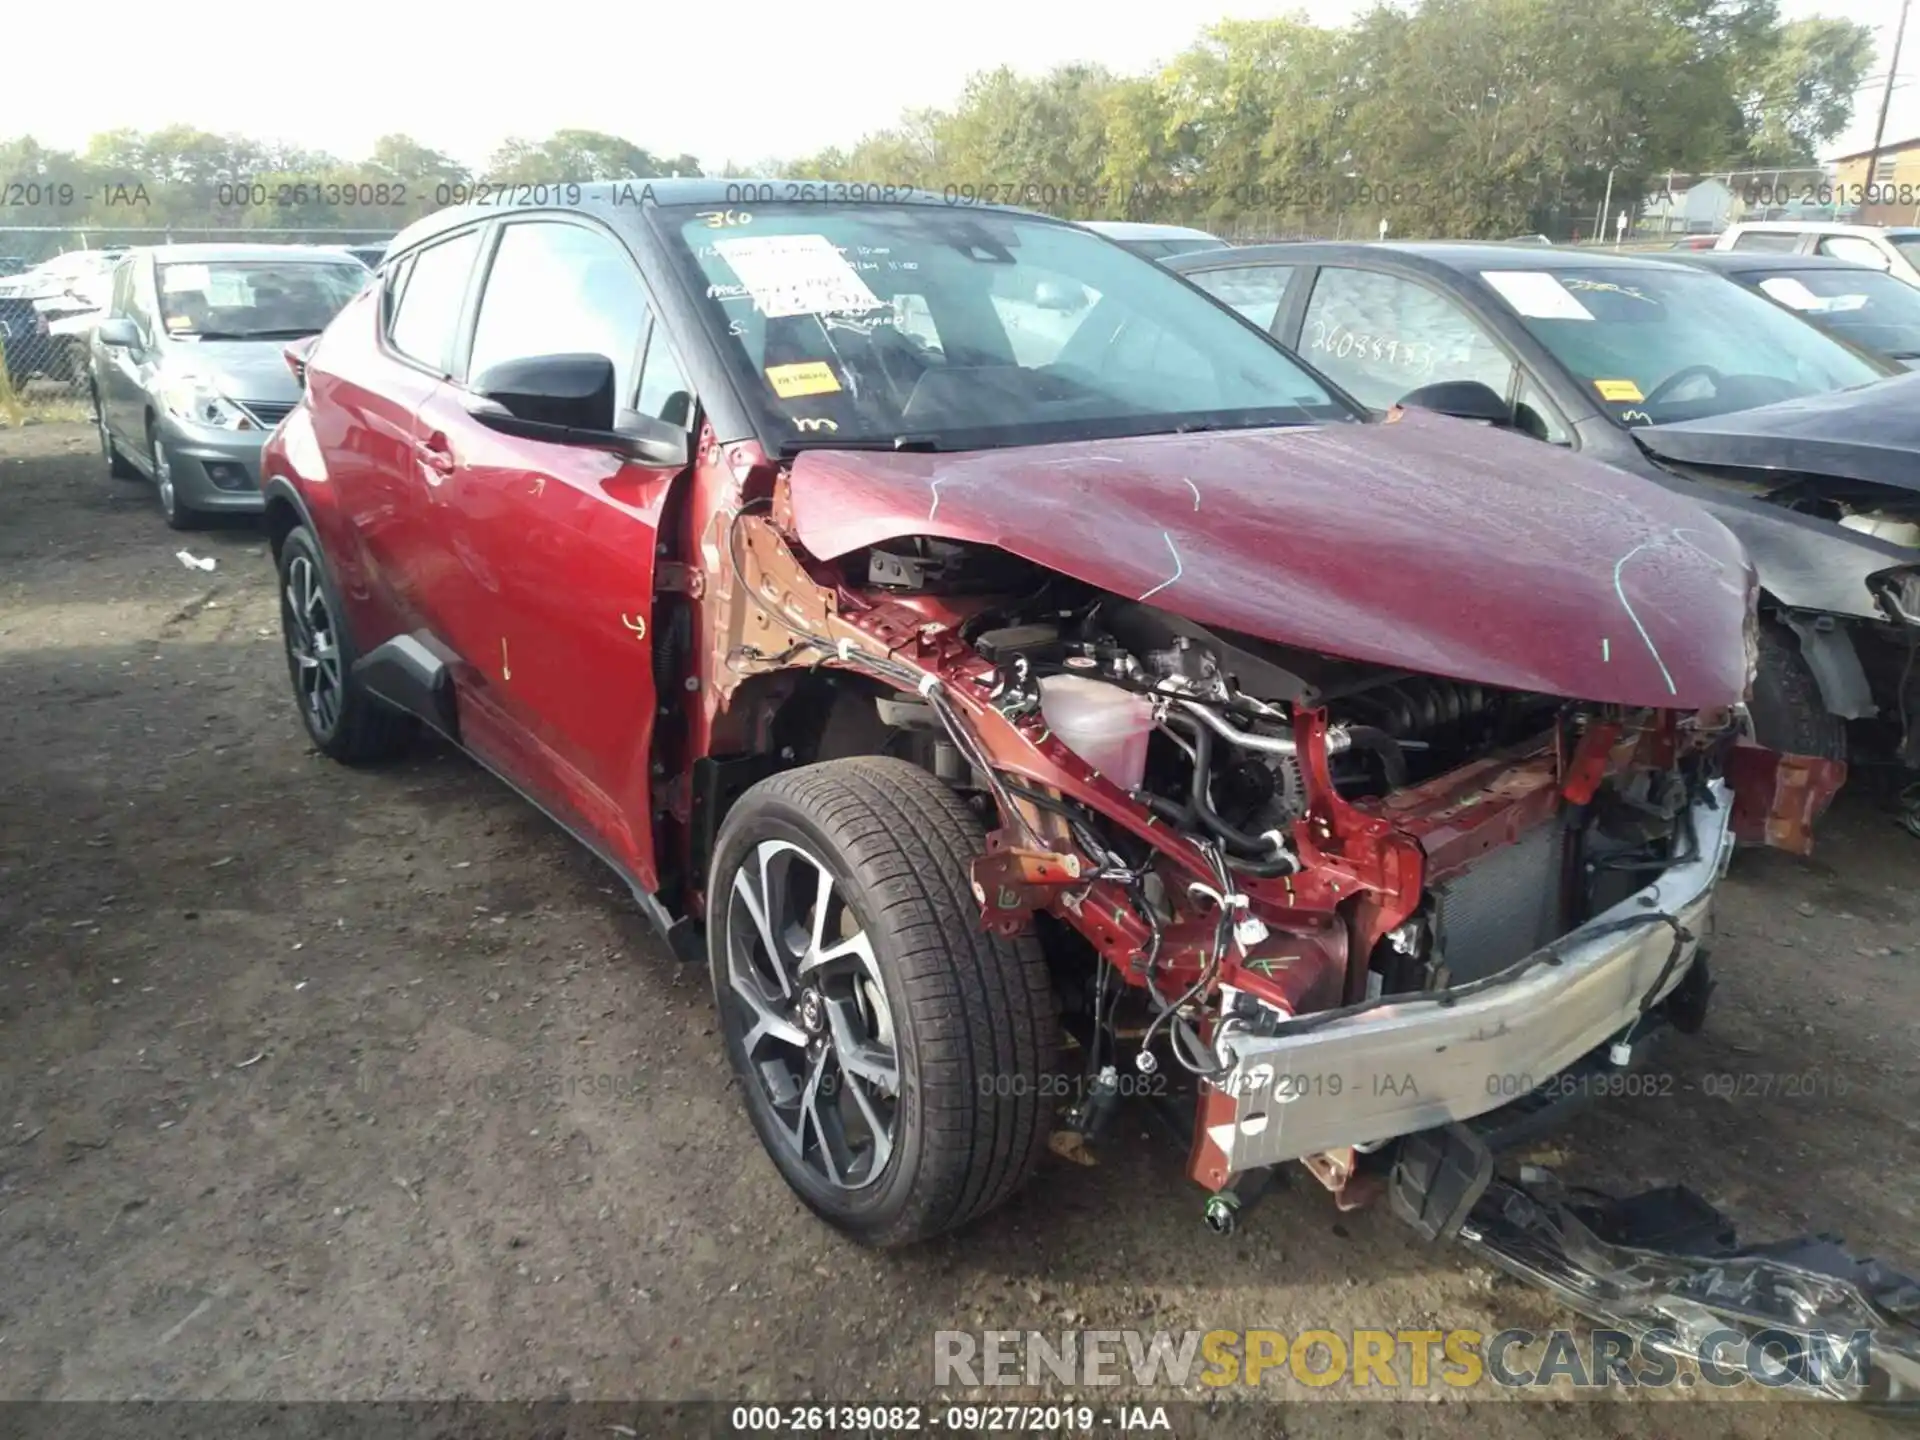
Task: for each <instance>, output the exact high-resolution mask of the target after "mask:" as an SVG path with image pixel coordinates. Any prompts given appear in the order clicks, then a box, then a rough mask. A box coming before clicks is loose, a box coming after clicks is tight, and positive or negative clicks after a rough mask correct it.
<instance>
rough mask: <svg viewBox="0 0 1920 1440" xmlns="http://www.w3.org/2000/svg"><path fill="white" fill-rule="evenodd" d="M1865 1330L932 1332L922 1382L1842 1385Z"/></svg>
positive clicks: (1861, 1366)
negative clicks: (1693, 1334)
mask: <svg viewBox="0 0 1920 1440" xmlns="http://www.w3.org/2000/svg"><path fill="white" fill-rule="evenodd" d="M1872 1343H1873V1333H1872V1332H1871V1331H1869V1330H1857V1331H1854V1332H1853V1333H1851V1334H1847V1335H1840V1334H1831V1333H1828V1332H1826V1331H1813V1332H1810V1333H1808V1334H1804V1335H1802V1334H1797V1333H1795V1332H1792V1331H1788V1330H1762V1331H1758V1332H1751V1333H1750V1332H1747V1331H1743V1330H1731V1329H1728V1330H1715V1331H1711V1332H1709V1333H1708V1334H1706V1335H1704V1336H1703V1337H1701V1338H1700V1340H1699V1342H1698V1343H1697V1344H1696V1343H1693V1342H1692V1341H1690V1340H1688V1339H1686V1338H1684V1337H1682V1336H1681V1335H1679V1334H1678V1333H1677V1332H1675V1331H1672V1330H1658V1329H1656V1330H1649V1331H1645V1332H1628V1331H1625V1330H1605V1329H1600V1330H1592V1331H1588V1332H1586V1333H1584V1334H1582V1333H1577V1332H1575V1331H1572V1330H1561V1329H1556V1330H1522V1329H1511V1330H1499V1331H1495V1332H1493V1333H1492V1334H1488V1333H1487V1332H1485V1331H1481V1330H1468V1329H1454V1330H1347V1331H1335V1330H1303V1331H1301V1332H1299V1333H1298V1334H1297V1335H1292V1336H1289V1335H1287V1334H1286V1333H1285V1332H1283V1331H1280V1330H1205V1331H1202V1330H1185V1331H1176V1330H1062V1331H1058V1332H1055V1333H1052V1334H1048V1333H1045V1332H1042V1331H1038V1330H1024V1331H1022V1330H982V1331H970V1330H939V1331H935V1332H934V1337H933V1383H934V1385H935V1386H936V1387H942V1386H949V1385H961V1386H996V1385H1008V1386H1012V1385H1044V1384H1047V1383H1049V1382H1052V1383H1055V1384H1060V1385H1072V1386H1082V1387H1097V1386H1107V1385H1130V1386H1135V1387H1140V1388H1153V1387H1165V1388H1169V1389H1185V1388H1188V1387H1190V1386H1194V1385H1198V1386H1201V1387H1204V1388H1208V1389H1215V1390H1218V1389H1222V1388H1225V1387H1229V1386H1237V1387H1247V1388H1257V1387H1259V1386H1262V1385H1268V1384H1274V1383H1276V1382H1277V1383H1280V1384H1285V1383H1287V1382H1289V1381H1290V1382H1292V1383H1294V1384H1298V1385H1305V1386H1309V1387H1313V1388H1324V1387H1326V1386H1331V1385H1338V1384H1341V1383H1342V1382H1346V1383H1347V1384H1349V1385H1350V1386H1351V1387H1352V1388H1354V1389H1359V1390H1373V1391H1376V1392H1385V1391H1405V1390H1425V1389H1429V1388H1432V1387H1434V1386H1444V1387H1446V1388H1448V1389H1454V1390H1467V1389H1472V1388H1474V1387H1476V1386H1482V1385H1489V1384H1490V1385H1493V1386H1496V1387H1499V1388H1501V1389H1508V1390H1528V1389H1539V1388H1544V1387H1550V1386H1555V1385H1559V1384H1563V1383H1564V1384H1568V1385H1572V1386H1574V1387H1575V1388H1578V1389H1634V1390H1640V1389H1655V1390H1658V1389H1670V1388H1678V1389H1692V1388H1694V1387H1695V1386H1696V1385H1699V1384H1704V1385H1707V1386H1710V1387H1713V1388H1715V1389H1720V1390H1726V1389H1731V1388H1733V1387H1735V1386H1739V1385H1748V1384H1753V1385H1760V1386H1764V1387H1767V1388H1769V1389H1778V1388H1782V1387H1787V1386H1792V1387H1796V1388H1800V1389H1806V1390H1812V1391H1824V1392H1826V1393H1829V1394H1834V1395H1846V1394H1850V1393H1853V1392H1854V1391H1856V1390H1858V1389H1859V1388H1861V1387H1862V1386H1863V1385H1865V1383H1866V1381H1867V1377H1868V1375H1869V1374H1870V1373H1871V1370H1872V1363H1871V1357H1872Z"/></svg>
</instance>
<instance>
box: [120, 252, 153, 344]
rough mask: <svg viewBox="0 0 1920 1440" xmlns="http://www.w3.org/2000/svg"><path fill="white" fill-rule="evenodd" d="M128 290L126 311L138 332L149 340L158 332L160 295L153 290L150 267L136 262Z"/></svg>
mask: <svg viewBox="0 0 1920 1440" xmlns="http://www.w3.org/2000/svg"><path fill="white" fill-rule="evenodd" d="M128 290H129V292H130V293H129V295H128V300H127V313H128V314H129V315H131V316H132V317H133V323H134V324H136V325H138V326H139V327H140V333H141V334H143V335H145V336H146V337H147V339H148V340H149V341H151V340H152V339H153V338H154V336H156V335H157V334H159V332H160V297H159V296H158V295H156V294H155V293H154V290H153V269H152V267H151V266H147V265H141V264H139V263H137V262H136V263H135V264H134V266H133V277H132V279H131V280H129V281H128Z"/></svg>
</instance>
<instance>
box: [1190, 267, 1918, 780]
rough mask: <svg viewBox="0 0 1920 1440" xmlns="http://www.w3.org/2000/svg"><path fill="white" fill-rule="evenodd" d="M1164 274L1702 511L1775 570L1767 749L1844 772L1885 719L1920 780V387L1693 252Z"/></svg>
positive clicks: (1764, 675) (1376, 394)
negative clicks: (1695, 261)
mask: <svg viewBox="0 0 1920 1440" xmlns="http://www.w3.org/2000/svg"><path fill="white" fill-rule="evenodd" d="M1689 258H1695V257H1689ZM1765 258H1768V259H1771V260H1773V261H1775V262H1776V263H1778V262H1781V261H1784V260H1787V259H1788V258H1790V257H1783V256H1768V257H1765ZM1163 263H1164V264H1165V265H1167V266H1168V268H1170V269H1172V270H1174V271H1176V272H1177V273H1179V274H1181V275H1184V276H1186V278H1187V279H1189V280H1191V281H1192V282H1193V283H1195V284H1196V285H1198V286H1200V287H1201V288H1202V289H1204V290H1206V291H1208V292H1209V293H1211V294H1212V295H1213V296H1214V297H1215V298H1216V299H1218V300H1220V301H1221V302H1222V303H1224V304H1226V305H1228V306H1231V307H1232V308H1233V309H1235V310H1237V311H1238V312H1239V313H1240V314H1241V315H1242V316H1243V317H1245V318H1246V319H1247V320H1249V321H1250V322H1251V323H1253V324H1255V325H1258V326H1260V327H1261V328H1262V329H1265V330H1267V331H1269V332H1270V333H1271V334H1272V335H1274V336H1275V337H1276V338H1277V339H1279V340H1280V341H1281V342H1282V343H1283V344H1285V345H1286V346H1288V347H1289V348H1290V349H1293V350H1295V351H1297V352H1299V354H1300V355H1301V356H1302V357H1303V358H1304V359H1306V360H1307V361H1309V362H1310V363H1311V364H1312V365H1313V366H1314V367H1315V368H1316V369H1318V370H1320V371H1321V372H1322V373H1323V374H1325V375H1327V376H1328V377H1329V378H1331V379H1332V380H1334V381H1335V382H1336V383H1338V384H1339V385H1341V386H1342V387H1344V388H1345V389H1346V390H1347V392H1348V393H1349V394H1351V395H1353V396H1355V397H1356V398H1357V399H1359V400H1360V401H1361V402H1362V403H1363V404H1365V405H1367V406H1369V407H1370V408H1372V409H1374V410H1376V411H1380V410H1387V409H1389V408H1391V407H1393V406H1394V405H1398V404H1412V405H1419V406H1422V407H1424V408H1427V409H1433V410H1440V411H1444V412H1446V413H1448V414H1453V415H1458V416H1461V417H1463V418H1467V419H1475V420H1482V421H1486V422H1488V423H1490V424H1494V425H1501V426H1510V427H1512V428H1515V429H1518V430H1520V431H1522V432H1524V433H1526V434H1529V435H1532V436H1534V437H1535V438H1537V439H1540V440H1544V441H1547V442H1549V443H1551V444H1556V445H1562V446H1566V447H1567V448H1569V449H1574V450H1579V451H1582V452H1584V453H1585V454H1588V455H1590V456H1592V457H1594V458H1595V459H1599V460H1603V461H1606V462H1607V463H1608V464H1612V465H1617V466H1619V467H1620V468H1622V469H1625V470H1630V471H1633V472H1634V473H1636V474H1639V475H1643V476H1646V477H1648V478H1650V479H1653V480H1656V481H1658V482H1659V483H1661V484H1663V485H1666V486H1668V487H1669V488H1671V489H1675V490H1679V491H1681V492H1682V493H1684V494H1687V495H1689V496H1690V497H1692V498H1693V499H1695V500H1697V501H1699V502H1700V503H1702V504H1703V505H1704V506H1705V507H1706V508H1707V509H1709V510H1711V511H1712V512H1713V514H1714V515H1715V516H1716V517H1717V518H1718V519H1720V520H1721V521H1722V522H1723V523H1724V524H1725V525H1726V526H1727V527H1728V528H1729V529H1731V530H1732V531H1734V533H1735V534H1737V535H1738V536H1739V537H1740V539H1741V540H1742V542H1743V543H1744V544H1745V545H1746V547H1747V551H1748V553H1749V555H1751V557H1752V559H1753V562H1754V565H1755V567H1756V569H1757V570H1758V571H1759V575H1760V581H1761V586H1762V591H1763V597H1762V620H1763V624H1762V626H1761V635H1760V668H1759V674H1758V676H1757V677H1756V680H1755V683H1754V692H1753V705H1752V709H1753V717H1754V723H1755V726H1756V728H1757V730H1758V731H1759V733H1760V738H1761V739H1762V740H1763V741H1765V742H1766V743H1768V744H1770V745H1772V746H1773V747H1775V748H1777V749H1781V750H1787V751H1792V752H1796V753H1799V754H1811V755H1820V756H1824V757H1829V758H1842V757H1844V756H1845V754H1846V745H1847V726H1846V722H1847V721H1867V720H1874V719H1879V720H1882V721H1884V722H1888V723H1887V724H1885V725H1884V726H1883V727H1882V735H1881V737H1879V738H1884V739H1886V740H1887V741H1889V742H1890V743H1891V745H1892V746H1893V747H1894V748H1895V749H1896V751H1897V753H1898V755H1899V757H1900V759H1901V760H1902V761H1904V762H1905V763H1907V764H1909V765H1920V664H1911V665H1910V664H1909V663H1908V661H1909V659H1910V658H1911V657H1912V653H1913V650H1914V647H1915V646H1916V645H1920V434H1916V433H1914V432H1915V430H1916V422H1915V419H1914V417H1915V416H1916V415H1920V376H1912V377H1909V378H1908V379H1903V380H1889V379H1888V378H1887V377H1889V376H1895V375H1906V373H1907V372H1906V371H1904V370H1903V369H1902V367H1901V366H1900V365H1899V364H1898V362H1896V361H1893V360H1890V359H1885V358H1882V357H1880V356H1877V355H1873V354H1869V353H1867V352H1866V351H1863V350H1860V349H1858V348H1856V347H1855V346H1854V345H1851V344H1848V343H1846V342H1843V341H1840V340H1836V339H1834V338H1832V337H1831V336H1829V335H1827V334H1824V333H1823V332H1821V331H1820V330H1817V329H1815V328H1814V327H1813V326H1811V325H1808V324H1805V323H1803V322H1802V321H1801V320H1799V319H1797V318H1796V317H1795V316H1794V315H1792V314H1789V313H1788V312H1787V311H1786V310H1785V309H1784V308H1783V307H1781V306H1780V305H1777V304H1774V303H1772V302H1770V301H1768V300H1766V299H1763V298H1762V297H1761V296H1759V295H1757V294H1755V293H1754V292H1753V291H1751V290H1748V289H1746V288H1744V287H1742V286H1740V285H1737V284H1733V283H1731V282H1729V281H1728V280H1724V279H1721V278H1720V277H1719V276H1717V275H1712V274H1707V273H1705V272H1703V271H1701V270H1698V269H1695V268H1693V267H1692V266H1690V265H1688V264H1685V263H1681V262H1679V261H1678V258H1677V257H1676V258H1675V259H1666V258H1662V259H1657V260H1656V259H1645V258H1640V257H1633V256H1626V255H1618V254H1612V253H1607V252H1598V251H1592V250H1575V249H1548V248H1546V247H1544V246H1542V247H1539V248H1535V249H1527V248H1523V247H1520V246H1513V245H1484V244H1481V245H1476V244H1464V243H1461V244H1455V243H1431V244H1417V243H1386V244H1365V243H1352V244H1338V243H1329V244H1319V243H1303V244H1286V245H1262V246H1249V247H1245V248H1241V249H1235V250H1231V251H1223V252H1219V253H1208V254H1198V255H1178V256H1173V257H1171V258H1170V259H1168V260H1166V261H1164V262H1163ZM1883 382H1884V383H1883ZM1842 392H1844V393H1842ZM1789 440H1790V441H1791V443H1790V444H1789ZM1789 457H1790V458H1789ZM1903 688H1904V691H1905V701H1904V704H1903V703H1902V692H1903ZM1909 721H1911V722H1912V723H1909Z"/></svg>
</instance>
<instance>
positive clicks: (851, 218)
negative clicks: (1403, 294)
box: [661, 205, 1356, 451]
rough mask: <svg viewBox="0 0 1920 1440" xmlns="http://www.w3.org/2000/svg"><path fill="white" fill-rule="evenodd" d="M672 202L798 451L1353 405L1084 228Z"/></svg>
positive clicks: (955, 216)
mask: <svg viewBox="0 0 1920 1440" xmlns="http://www.w3.org/2000/svg"><path fill="white" fill-rule="evenodd" d="M661 214H662V218H663V219H664V220H665V222H666V224H665V226H664V227H663V228H664V229H665V231H666V234H667V235H668V237H669V239H670V248H671V249H673V250H674V251H675V256H676V259H677V260H678V261H679V263H681V264H682V265H683V266H684V267H686V268H688V269H689V271H690V277H689V278H691V279H692V280H693V281H694V282H695V284H696V285H697V286H698V288H699V290H700V291H702V292H704V294H705V296H706V301H705V304H704V306H703V307H702V308H703V318H704V320H705V323H706V325H707V327H708V330H709V333H710V334H711V335H712V336H713V338H714V342H715V344H716V346H717V347H718V349H719V351H720V353H721V355H722V357H723V358H724V360H725V362H726V364H727V365H728V366H729V367H730V368H731V369H732V370H733V371H734V372H735V374H736V376H737V377H738V379H739V381H740V384H741V386H742V388H743V390H744V392H745V393H746V394H747V395H749V396H750V397H752V399H753V403H755V405H756V408H757V409H758V411H759V414H760V416H761V419H762V427H763V431H764V433H765V434H767V435H769V436H771V437H772V438H773V443H774V444H775V446H776V447H777V448H778V449H780V450H783V451H791V450H794V449H798V448H802V447H805V446H808V445H820V446H836V445H838V446H846V445H869V446H871V445H883V446H891V445H895V444H899V445H901V446H913V447H915V448H931V449H946V450H958V449H973V448H980V447H985V446H999V445H1026V444H1038V443H1042V442H1045V441H1051V440H1069V439H1079V438H1094V437H1100V438H1106V437H1113V436H1121V435H1151V434H1159V433H1164V432H1168V431H1174V430H1183V429H1189V430H1190V429H1250V428H1255V427H1263V426H1273V425H1297V424H1304V423H1309V422H1313V421H1324V420H1351V419H1354V418H1356V415H1355V412H1354V411H1352V410H1351V409H1349V408H1348V407H1347V406H1346V405H1344V404H1342V403H1341V402H1339V401H1337V400H1336V399H1335V398H1334V397H1333V395H1332V394H1331V393H1330V392H1329V391H1328V390H1327V388H1326V387H1325V386H1324V385H1323V384H1322V383H1321V382H1319V381H1318V380H1317V379H1315V378H1314V376H1313V375H1312V374H1311V373H1310V372H1309V371H1307V370H1306V369H1305V368H1304V367H1303V366H1301V365H1300V364H1299V363H1298V362H1296V361H1295V360H1293V359H1292V358H1291V357H1290V356H1289V355H1288V354H1287V353H1286V352H1285V351H1284V350H1282V349H1280V348H1279V347H1278V346H1277V345H1275V344H1273V343H1272V342H1271V341H1269V340H1268V339H1266V338H1265V337H1264V336H1263V335H1261V334H1260V333H1259V332H1258V331H1256V330H1253V329H1251V328H1249V327H1248V326H1247V325H1246V324H1244V323H1243V322H1242V321H1240V320H1239V319H1238V318H1237V317H1235V316H1234V315H1233V314H1232V312H1230V311H1228V310H1225V309H1223V308H1221V307H1219V306H1217V305H1215V304H1214V303H1213V302H1212V301H1211V300H1209V299H1207V298H1206V297H1205V296H1204V295H1202V294H1200V292H1198V291H1197V290H1194V289H1193V288H1192V287H1190V286H1189V285H1187V284H1186V282H1185V281H1183V280H1180V279H1179V278H1177V277H1176V276H1174V275H1172V274H1170V273H1168V272H1167V271H1166V270H1163V269H1162V268H1161V267H1160V266H1158V265H1156V264H1153V263H1152V262H1150V261H1145V260H1142V259H1140V258H1139V257H1137V256H1134V255H1129V254H1128V253H1127V252H1126V251H1125V250H1122V249H1120V248H1118V247H1117V246H1114V245H1110V244H1108V243H1107V242H1106V241H1104V240H1102V239H1100V238H1099V237H1097V236H1094V235H1091V234H1088V233H1087V232H1086V231H1084V230H1081V229H1078V228H1077V227H1075V226H1071V225H1066V224H1061V223H1057V222H1048V221H1045V220H1040V219H1031V218H1027V217H1023V216H1017V215H1007V214H1001V213H983V212H981V211H978V210H972V209H968V208H964V207H942V206H936V205H859V206H851V205H850V206H832V205H793V206H782V205H770V206H763V207H762V206H757V207H755V208H754V209H753V210H752V212H751V213H747V212H743V211H738V210H728V211H715V210H707V211H696V210H695V209H693V207H690V206H675V207H668V208H665V209H663V210H662V212H661Z"/></svg>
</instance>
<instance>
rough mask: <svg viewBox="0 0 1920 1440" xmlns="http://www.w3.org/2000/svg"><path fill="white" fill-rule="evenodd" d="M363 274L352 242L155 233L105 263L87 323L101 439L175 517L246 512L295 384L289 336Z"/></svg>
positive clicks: (178, 525) (119, 468) (322, 315)
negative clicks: (106, 278)
mask: <svg viewBox="0 0 1920 1440" xmlns="http://www.w3.org/2000/svg"><path fill="white" fill-rule="evenodd" d="M366 282H367V267H366V266H365V265H363V264H361V263H360V262H359V261H358V260H355V259H353V258H351V257H350V256H344V255H341V254H340V253H339V252H338V251H336V250H332V249H328V248H325V247H318V246H303V245H166V246H155V247H152V248H149V249H142V250H136V251H134V252H133V253H131V254H130V255H128V256H127V257H126V258H125V259H123V260H122V261H121V262H120V264H119V265H118V266H117V267H116V268H115V270H114V272H113V277H112V285H111V288H110V292H109V297H108V307H107V313H106V315H105V316H104V317H103V318H102V319H101V320H100V322H99V323H98V324H97V325H96V326H95V327H94V330H93V336H92V341H91V346H92V364H91V380H92V390H93V404H94V414H95V419H96V423H97V424H98V427H99V431H100V448H101V450H102V451H103V452H104V454H105V455H106V458H107V465H108V468H109V470H110V471H111V472H112V473H113V474H114V475H115V476H116V477H119V478H123V479H134V478H139V477H145V478H147V479H150V480H151V481H152V482H153V485H154V489H155V491H156V492H157V494H158V495H159V498H160V511H161V514H162V515H163V516H165V518H166V521H167V523H168V524H169V525H170V526H172V527H173V528H174V529H176V530H186V529H191V528H193V527H194V526H195V525H197V524H198V523H200V521H201V519H202V517H204V516H206V515H208V514H212V513H216V512H235V511H244V512H255V513H257V512H258V511H260V510H261V509H262V508H263V501H262V500H261V496H260V480H259V459H260V446H261V443H262V442H263V441H264V440H265V439H266V437H267V434H268V432H270V431H271V430H272V429H273V427H274V426H275V425H277V424H278V423H279V422H280V420H281V418H282V417H283V416H285V415H286V413H287V412H288V411H289V410H291V409H292V408H293V403H294V401H295V400H297V399H298V398H299V394H300V390H299V385H298V383H297V382H296V381H295V379H294V376H293V372H292V371H291V370H290V369H289V368H288V365H287V360H286V356H285V353H284V352H285V348H286V345H287V342H288V341H290V340H298V339H301V338H304V337H306V336H311V335H316V334H318V333H319V332H320V331H321V330H322V329H324V328H325V327H326V325H327V322H328V321H329V320H331V319H332V318H333V317H334V315H335V314H336V313H337V312H338V311H339V310H340V308H341V307H342V306H343V305H345V304H346V303H347V301H349V300H351V299H352V298H353V297H354V296H355V295H356V294H358V293H359V292H360V290H361V289H362V288H363V287H364V286H365V285H366Z"/></svg>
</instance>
